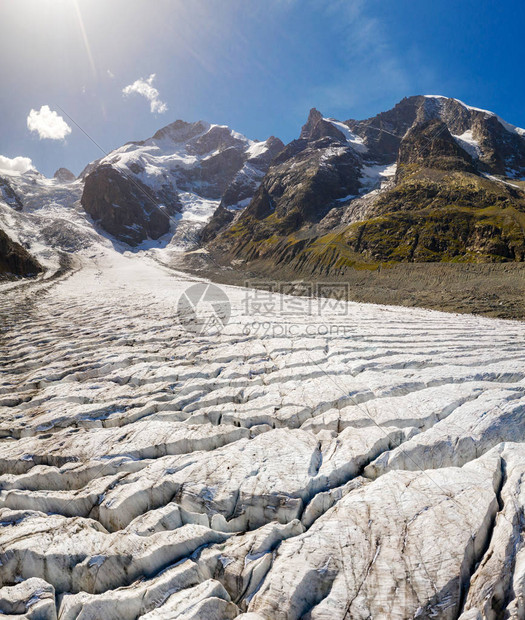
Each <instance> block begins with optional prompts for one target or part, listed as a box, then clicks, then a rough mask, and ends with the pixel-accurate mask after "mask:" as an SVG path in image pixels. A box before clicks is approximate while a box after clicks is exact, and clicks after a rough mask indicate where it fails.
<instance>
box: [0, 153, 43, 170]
mask: <svg viewBox="0 0 525 620" xmlns="http://www.w3.org/2000/svg"><path fill="white" fill-rule="evenodd" d="M34 169H35V167H34V166H33V162H32V161H31V160H30V159H29V157H13V158H12V159H11V158H10V157H5V156H4V155H0V171H2V172H20V173H21V174H24V172H27V171H28V170H34Z"/></svg>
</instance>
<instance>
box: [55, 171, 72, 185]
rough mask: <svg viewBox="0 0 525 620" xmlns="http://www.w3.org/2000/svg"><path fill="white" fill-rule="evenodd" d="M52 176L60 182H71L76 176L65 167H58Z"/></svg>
mask: <svg viewBox="0 0 525 620" xmlns="http://www.w3.org/2000/svg"><path fill="white" fill-rule="evenodd" d="M53 178H54V179H56V180H57V181H60V182H61V183H72V182H73V181H75V180H76V178H77V177H76V176H75V175H74V174H73V173H72V172H71V171H70V170H68V169H67V168H59V169H58V170H57V171H56V172H55V174H54V175H53Z"/></svg>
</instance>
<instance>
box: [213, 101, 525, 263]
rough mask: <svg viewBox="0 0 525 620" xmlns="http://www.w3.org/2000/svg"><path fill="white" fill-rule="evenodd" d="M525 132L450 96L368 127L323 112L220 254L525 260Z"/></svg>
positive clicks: (314, 259)
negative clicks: (521, 180)
mask: <svg viewBox="0 0 525 620" xmlns="http://www.w3.org/2000/svg"><path fill="white" fill-rule="evenodd" d="M524 136H525V131H524V130H521V129H518V128H515V127H513V126H511V125H509V124H508V123H505V122H504V121H502V120H501V119H499V118H498V117H497V116H496V115H494V114H492V113H490V112H486V111H483V110H477V109H475V108H471V107H469V106H466V105H465V104H463V103H462V102H459V101H457V100H454V99H446V98H442V97H423V96H417V97H410V98H407V99H404V100H403V101H402V102H400V103H399V104H398V105H397V106H395V107H394V108H393V109H392V110H390V111H389V112H385V113H382V114H380V115H378V116H376V117H374V118H372V119H368V120H366V121H346V122H344V123H341V122H338V121H334V120H333V119H326V118H323V116H322V115H321V114H320V113H319V112H318V111H317V110H312V111H311V113H310V116H309V118H308V121H307V123H306V124H305V126H304V127H303V130H302V132H301V136H300V138H299V139H298V140H295V141H293V142H292V143H290V144H289V145H287V147H286V148H285V149H284V150H283V152H282V153H281V154H280V155H279V156H278V157H277V158H276V159H275V160H274V162H273V164H272V166H271V167H270V169H269V171H268V173H267V175H266V177H265V179H264V180H263V182H262V184H261V187H260V188H259V191H258V193H257V194H256V196H255V197H254V199H253V200H252V202H251V204H250V205H249V206H248V207H247V208H246V209H245V211H244V212H243V213H242V214H241V215H240V216H239V218H238V219H237V220H236V221H235V222H233V223H232V225H230V227H229V228H228V229H226V230H225V231H224V232H223V233H222V234H221V235H220V236H219V237H218V238H217V240H216V241H215V242H212V243H211V244H210V245H209V248H210V250H211V251H212V252H214V253H215V255H217V256H220V255H221V254H222V255H227V256H233V257H235V258H237V259H239V258H240V259H243V260H245V261H248V262H249V263H250V262H253V261H264V263H265V264H267V265H271V264H274V265H286V266H287V267H289V268H291V269H292V270H296V271H297V272H306V273H325V274H326V273H333V274H342V273H344V272H345V271H346V270H347V269H349V268H352V267H353V266H356V265H357V266H359V265H370V266H371V267H373V266H374V265H376V264H378V263H381V262H396V261H410V262H418V261H432V262H434V261H451V260H452V261H468V262H494V261H496V262H498V261H508V260H512V261H523V260H525V193H524V192H523V189H522V188H521V186H520V184H519V180H517V177H519V176H521V175H525V137H524ZM326 179H330V182H323V181H324V180H326Z"/></svg>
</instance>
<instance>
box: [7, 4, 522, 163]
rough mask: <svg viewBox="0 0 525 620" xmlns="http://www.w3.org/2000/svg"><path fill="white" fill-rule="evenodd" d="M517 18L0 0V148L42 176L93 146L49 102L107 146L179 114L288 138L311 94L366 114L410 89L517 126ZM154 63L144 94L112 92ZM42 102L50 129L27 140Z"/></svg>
mask: <svg viewBox="0 0 525 620" xmlns="http://www.w3.org/2000/svg"><path fill="white" fill-rule="evenodd" d="M524 25H525V5H524V3H521V2H517V1H515V2H510V1H505V0H503V1H500V2H498V3H495V2H493V1H490V2H489V1H488V0H487V1H485V0H476V1H474V0H455V1H454V2H452V1H451V0H439V1H437V0H420V1H418V2H415V1H414V0H395V1H391V0H344V1H343V0H333V1H331V0H0V52H1V57H2V62H1V63H0V84H1V90H0V111H1V114H2V124H1V133H0V138H1V139H0V155H3V156H7V157H10V158H13V157H16V156H26V157H30V158H31V159H32V161H33V164H34V165H35V166H36V167H37V168H38V169H39V170H40V171H41V172H43V173H44V174H46V175H52V174H53V172H54V171H55V170H56V169H57V168H58V167H60V166H66V167H68V168H70V169H71V170H72V171H73V172H75V173H79V172H80V171H81V169H82V168H83V167H84V166H85V165H86V164H87V163H88V162H89V161H92V160H93V159H96V158H98V157H100V156H101V155H102V153H101V151H99V150H98V149H97V147H96V146H95V145H94V144H93V143H92V142H91V141H90V140H89V139H88V138H87V137H86V135H85V134H84V133H83V132H82V131H81V130H80V129H79V128H78V127H77V126H76V125H75V124H74V123H73V122H72V121H71V120H70V119H69V118H67V117H66V116H65V114H64V113H62V112H61V111H60V110H59V107H58V106H60V107H61V108H62V109H63V110H64V111H65V112H66V113H67V114H68V115H69V116H70V117H71V119H73V120H74V121H75V123H77V124H78V125H79V126H80V127H81V128H82V129H83V130H84V131H85V132H86V133H87V134H89V136H91V137H92V138H93V140H95V142H97V143H98V144H99V145H100V146H101V147H102V148H103V149H104V150H105V151H110V150H111V149H113V148H116V147H118V146H120V145H122V144H123V143H125V142H127V141H129V140H138V139H143V138H146V137H149V136H150V135H152V134H153V133H154V132H155V131H156V130H157V129H158V128H160V127H162V126H164V125H166V124H168V123H170V122H172V121H174V120H176V119H178V118H182V119H184V120H187V121H194V120H199V119H203V120H208V121H210V122H214V123H220V124H227V125H230V126H231V127H233V128H234V129H236V130H237V131H240V132H241V133H244V134H245V135H247V136H248V137H250V138H257V139H265V138H266V137H268V136H269V135H271V134H274V135H277V136H279V137H280V138H281V139H282V140H284V141H285V142H287V141H289V140H291V139H293V138H294V137H297V135H298V133H299V130H300V127H301V125H302V124H303V123H304V121H305V119H306V116H307V114H308V111H309V109H310V108H311V107H313V106H315V107H317V108H319V109H320V110H321V111H322V112H323V113H324V114H325V115H327V116H334V117H336V118H339V119H341V120H344V119H347V118H366V117H368V116H372V115H374V114H376V113H377V112H380V111H383V110H385V109H388V108H390V107H392V106H393V105H394V104H395V103H396V102H397V101H399V100H400V99H402V98H403V97H404V96H408V95H413V94H442V95H447V96H452V97H457V98H459V99H461V100H463V101H465V102H467V103H469V104H471V105H474V106H477V107H481V108H485V109H490V110H492V111H494V112H496V113H498V114H499V115H500V116H502V117H503V118H505V119H506V120H507V121H509V122H511V123H513V124H515V125H518V126H525V108H524V100H525V97H524V95H525V84H524V80H523V76H522V63H523V59H524V56H525V55H524V51H525V44H524V37H523V27H524ZM152 74H154V75H155V77H154V78H153V79H152V80H151V81H150V84H149V86H150V87H151V88H150V89H149V91H148V85H146V86H144V83H142V82H140V83H138V85H139V86H140V84H142V86H143V90H144V88H145V89H146V92H150V94H151V92H153V91H151V89H156V90H157V91H158V94H157V95H156V97H155V96H153V95H152V97H151V98H153V100H154V101H156V102H157V104H154V105H153V106H152V105H151V101H149V100H148V99H146V98H145V97H144V96H141V95H140V94H138V93H136V92H131V94H128V95H127V96H126V95H125V94H124V93H123V89H124V88H125V87H126V86H130V85H132V84H134V83H136V81H137V80H140V79H142V80H144V81H145V80H147V79H148V78H149V76H151V75H152ZM137 88H138V87H137V84H136V87H135V89H134V90H137ZM132 90H133V89H132ZM163 104H164V105H163ZM42 106H48V107H49V109H50V111H51V112H52V111H56V112H58V114H59V115H60V116H62V117H64V119H65V122H66V123H67V124H68V125H69V127H70V128H71V132H69V133H67V130H66V134H67V135H65V136H64V137H63V139H51V138H50V137H39V134H38V131H36V128H37V127H38V121H39V119H43V121H42V122H44V121H46V118H47V117H46V118H44V117H43V116H40V111H41V108H42ZM166 107H167V110H166V111H162V110H163V109H164V108H166ZM152 108H153V111H152ZM31 110H35V113H36V114H37V117H36V120H35V119H34V123H33V125H32V126H33V128H34V130H33V131H30V130H29V129H28V124H27V119H28V115H29V114H30V111H31ZM44 116H45V115H44ZM51 121H52V122H55V121H57V119H56V117H53V118H52V119H51ZM58 121H59V119H58ZM53 131H54V129H53ZM57 131H58V134H57V135H60V126H57ZM62 133H64V132H62ZM44 134H45V132H44ZM47 135H51V136H52V135H53V133H52V132H51V134H49V133H48V134H47ZM54 137H55V138H56V137H57V136H56V135H55V136H54Z"/></svg>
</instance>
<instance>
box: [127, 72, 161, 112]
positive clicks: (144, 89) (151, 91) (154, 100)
mask: <svg viewBox="0 0 525 620" xmlns="http://www.w3.org/2000/svg"><path fill="white" fill-rule="evenodd" d="M154 80H155V74H154V73H152V74H151V75H150V76H149V78H148V79H147V80H144V79H143V78H140V79H139V80H135V81H134V82H133V84H130V85H129V86H126V88H123V89H122V92H123V93H124V95H131V94H133V93H136V94H137V95H142V96H143V97H145V98H146V99H147V100H148V101H149V104H150V109H151V112H152V114H163V113H164V112H166V111H167V109H168V106H167V105H166V104H165V103H164V101H161V100H160V98H159V97H160V93H159V91H158V90H157V89H156V88H155V87H154V86H153V82H154Z"/></svg>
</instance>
